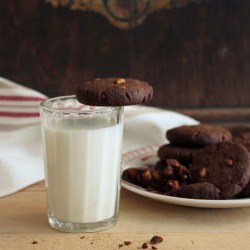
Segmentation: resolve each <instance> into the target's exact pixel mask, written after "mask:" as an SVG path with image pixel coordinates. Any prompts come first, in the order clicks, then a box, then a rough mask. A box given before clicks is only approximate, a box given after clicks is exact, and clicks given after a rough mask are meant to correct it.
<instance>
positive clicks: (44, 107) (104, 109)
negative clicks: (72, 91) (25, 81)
mask: <svg viewBox="0 0 250 250" xmlns="http://www.w3.org/2000/svg"><path fill="white" fill-rule="evenodd" d="M67 99H75V100H77V99H76V95H63V96H57V97H52V98H48V99H46V100H44V101H42V102H41V103H40V104H39V107H40V110H43V111H44V110H45V111H48V112H55V113H64V114H72V113H76V114H98V113H110V112H112V111H119V110H122V108H123V106H93V105H87V104H83V103H80V102H79V103H80V104H82V105H85V106H89V107H98V109H96V110H73V109H72V110H68V109H66V108H65V109H59V108H53V107H51V106H50V105H49V104H50V103H52V102H53V101H56V100H67Z"/></svg>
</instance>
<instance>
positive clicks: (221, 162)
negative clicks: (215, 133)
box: [190, 142, 250, 199]
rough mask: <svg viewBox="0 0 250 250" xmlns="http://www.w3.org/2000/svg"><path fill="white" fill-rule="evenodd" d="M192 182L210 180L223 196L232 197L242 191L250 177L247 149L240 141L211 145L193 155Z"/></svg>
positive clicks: (191, 166)
mask: <svg viewBox="0 0 250 250" xmlns="http://www.w3.org/2000/svg"><path fill="white" fill-rule="evenodd" d="M190 171H191V183H196V182H210V183H212V184H213V185H215V186H216V187H218V188H219V189H220V191H221V194H220V196H221V198H222V199H224V198H231V197H234V196H235V195H237V194H238V193H240V192H241V191H242V189H243V188H244V187H245V186H246V185H247V183H248V182H249V179H250V160H249V153H248V151H247V149H246V148H245V147H244V146H243V145H241V144H238V143H233V142H222V143H218V144H216V145H210V146H207V147H205V148H204V149H203V150H201V151H200V152H198V153H197V154H195V155H194V157H193V162H192V164H191V165H190Z"/></svg>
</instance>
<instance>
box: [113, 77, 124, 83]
mask: <svg viewBox="0 0 250 250" xmlns="http://www.w3.org/2000/svg"><path fill="white" fill-rule="evenodd" d="M115 83H116V84H122V83H126V80H125V79H124V78H118V79H117V80H116V82H115Z"/></svg>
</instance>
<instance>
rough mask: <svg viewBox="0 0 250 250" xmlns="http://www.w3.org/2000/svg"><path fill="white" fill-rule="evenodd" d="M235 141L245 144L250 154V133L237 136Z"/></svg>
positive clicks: (234, 138)
mask: <svg viewBox="0 0 250 250" xmlns="http://www.w3.org/2000/svg"><path fill="white" fill-rule="evenodd" d="M233 141H234V142H237V143H241V144H243V145H244V146H245V147H246V148H247V150H248V152H250V132H242V133H240V134H238V135H237V136H235V137H233Z"/></svg>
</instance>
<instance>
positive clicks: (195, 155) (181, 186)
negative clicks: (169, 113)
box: [125, 125, 250, 199]
mask: <svg viewBox="0 0 250 250" xmlns="http://www.w3.org/2000/svg"><path fill="white" fill-rule="evenodd" d="M166 138H167V139H168V140H169V142H170V143H169V144H165V145H162V146H161V147H160V148H159V149H158V152H157V154H158V157H159V159H160V161H159V162H158V163H157V164H156V165H155V166H151V172H152V170H153V171H156V170H158V172H159V170H160V171H161V172H160V175H161V176H164V173H165V172H169V171H166V169H169V161H173V160H174V161H175V165H176V166H177V165H178V166H179V168H180V166H181V169H182V170H181V171H180V172H183V169H185V173H186V179H185V180H184V179H183V178H181V177H180V174H175V175H168V177H166V175H165V178H163V177H162V178H161V179H164V180H163V181H162V182H163V183H164V185H165V186H164V189H163V190H162V189H161V190H160V192H161V193H165V194H166V195H172V196H177V197H183V198H194V199H228V198H235V197H237V196H238V197H248V196H249V195H250V192H249V189H250V184H248V183H249V180H250V155H249V152H248V149H247V148H246V146H244V145H246V141H244V143H243V142H242V141H239V140H240V138H241V137H240V138H233V137H232V134H231V133H230V131H228V130H227V129H225V128H222V127H219V126H211V125H193V126H181V127H177V128H173V129H170V130H168V131H167V132H166ZM241 139H242V138H241ZM170 172H171V171H170ZM174 172H175V173H176V171H174ZM152 173H153V172H152ZM177 173H179V172H178V171H177ZM128 176H129V175H128V174H127V176H126V178H125V179H129V178H128ZM137 179H138V177H137ZM142 180H143V178H142ZM152 180H153V178H152ZM154 182H155V180H154ZM169 183H170V185H169ZM173 183H174V185H173ZM171 184H172V185H171ZM156 187H157V186H156V185H155V184H154V185H151V183H150V182H148V184H147V189H149V190H150V189H153V190H154V191H158V189H157V188H156Z"/></svg>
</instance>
